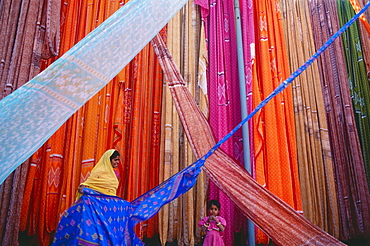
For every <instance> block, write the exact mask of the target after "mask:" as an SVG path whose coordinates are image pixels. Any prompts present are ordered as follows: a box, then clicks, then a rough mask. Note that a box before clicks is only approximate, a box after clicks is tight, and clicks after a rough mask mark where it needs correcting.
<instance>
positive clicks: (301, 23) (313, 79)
mask: <svg viewBox="0 0 370 246" xmlns="http://www.w3.org/2000/svg"><path fill="white" fill-rule="evenodd" d="M281 4H282V11H284V15H283V16H284V17H285V18H284V22H283V23H284V29H285V37H286V42H287V48H288V55H289V62H290V67H291V73H293V72H294V71H295V70H296V69H298V67H299V66H300V65H301V64H303V63H304V62H305V61H307V60H308V59H309V58H310V56H311V55H312V54H314V53H315V45H314V41H313V37H312V30H311V22H310V16H309V15H308V13H309V8H308V4H307V1H294V0H283V1H281ZM320 88H321V84H320V77H319V71H318V68H317V63H314V64H312V66H310V67H309V68H308V69H307V70H306V71H305V72H304V73H302V74H301V76H299V77H298V78H296V79H295V80H294V81H293V95H294V112H295V120H296V127H297V129H296V131H297V150H298V161H299V163H298V164H299V165H298V166H299V177H300V184H301V193H302V204H303V213H304V216H305V217H306V218H307V219H309V220H310V221H311V222H312V223H314V224H315V225H317V226H319V227H320V228H322V229H323V230H325V231H327V232H329V233H330V234H331V235H333V236H334V237H336V238H338V237H339V229H340V228H339V226H337V225H339V214H338V213H339V211H338V204H337V196H336V188H335V180H334V170H333V163H332V157H331V150H330V143H329V133H328V127H327V120H326V113H325V107H324V100H323V97H322V92H321V89H320Z"/></svg>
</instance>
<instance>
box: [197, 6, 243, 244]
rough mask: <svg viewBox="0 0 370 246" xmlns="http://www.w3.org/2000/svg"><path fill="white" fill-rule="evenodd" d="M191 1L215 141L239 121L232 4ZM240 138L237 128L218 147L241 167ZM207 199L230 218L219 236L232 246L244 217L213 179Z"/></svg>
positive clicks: (241, 146) (241, 227) (241, 150)
mask: <svg viewBox="0 0 370 246" xmlns="http://www.w3.org/2000/svg"><path fill="white" fill-rule="evenodd" d="M195 3H196V4H198V5H200V6H202V8H201V13H202V18H203V22H204V30H205V37H206V40H207V50H208V73H207V85H208V95H209V97H208V98H209V118H208V121H209V124H210V127H211V129H212V132H213V133H214V137H215V139H216V141H218V140H220V139H221V138H222V137H223V136H225V135H226V134H227V133H228V132H230V131H231V129H232V128H233V127H235V126H236V125H237V124H238V123H239V122H240V120H241V113H240V112H241V110H240V93H239V90H240V89H239V80H238V71H237V68H238V66H237V53H236V50H237V49H236V39H235V38H234V37H235V35H236V32H235V25H234V22H235V21H234V6H233V1H220V0H202V1H200V0H197V1H195ZM241 139H242V136H241V131H238V132H237V133H236V134H235V135H233V137H232V138H230V139H229V140H228V141H226V142H225V144H224V145H222V147H221V148H222V150H223V151H225V152H226V153H227V154H228V155H230V156H232V157H233V158H235V160H237V162H238V163H239V165H242V166H243V164H244V163H243V161H244V160H243V144H242V141H241ZM208 198H209V200H211V199H217V200H219V201H220V205H221V208H222V210H221V212H220V214H221V215H222V217H223V218H225V220H226V221H233V223H229V224H228V226H227V227H226V228H225V231H224V236H223V238H224V241H225V244H226V245H232V244H233V243H234V242H233V241H234V233H235V232H238V231H242V229H243V227H244V228H245V222H246V220H245V218H244V217H243V216H241V213H240V211H238V209H237V207H235V205H234V204H233V203H232V201H231V200H230V199H229V198H228V197H227V196H226V195H225V194H224V193H223V192H222V191H221V190H220V189H219V188H218V187H217V186H216V185H215V184H214V182H213V181H211V182H210V183H209V197H208Z"/></svg>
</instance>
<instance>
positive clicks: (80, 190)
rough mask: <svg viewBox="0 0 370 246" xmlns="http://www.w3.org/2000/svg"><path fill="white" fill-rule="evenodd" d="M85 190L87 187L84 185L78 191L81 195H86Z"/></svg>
mask: <svg viewBox="0 0 370 246" xmlns="http://www.w3.org/2000/svg"><path fill="white" fill-rule="evenodd" d="M84 189H85V186H84V185H80V186H79V187H78V189H77V190H78V192H79V193H81V194H83V193H84Z"/></svg>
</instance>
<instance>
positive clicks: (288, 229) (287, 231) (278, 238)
mask: <svg viewBox="0 0 370 246" xmlns="http://www.w3.org/2000/svg"><path fill="white" fill-rule="evenodd" d="M152 44H153V46H154V48H155V51H156V53H157V55H158V57H159V61H160V63H161V65H162V68H163V70H164V74H165V76H166V78H167V81H168V85H169V87H170V89H171V92H172V95H173V97H174V100H175V105H176V108H177V110H178V112H179V116H180V119H181V122H182V124H183V126H184V129H185V132H186V135H187V137H188V138H189V141H190V143H191V146H192V148H193V151H194V153H195V155H196V156H197V157H198V158H200V157H202V156H203V155H205V154H207V155H206V156H203V157H202V158H207V159H206V163H205V165H204V169H203V170H204V171H206V173H207V174H208V175H209V176H210V177H211V178H212V180H213V181H214V182H215V183H216V184H217V185H218V186H219V187H220V188H221V189H222V190H223V191H224V192H225V193H226V194H227V195H228V196H229V197H230V199H231V200H232V201H233V202H234V203H235V204H236V205H237V206H238V207H239V209H240V210H241V211H242V212H243V214H244V215H245V216H247V217H248V218H249V219H250V220H252V221H253V222H254V223H255V224H256V225H257V226H258V227H259V228H261V229H263V231H264V232H265V233H266V234H267V235H268V236H269V237H270V238H272V239H273V240H274V242H276V243H277V244H279V245H305V244H318V245H327V244H331V243H332V244H336V245H342V243H341V242H340V241H338V240H337V239H335V238H333V237H332V236H330V235H329V234H328V233H326V232H324V231H323V230H321V229H319V228H318V227H317V226H315V225H314V224H312V223H311V222H309V221H308V220H307V219H305V218H304V217H303V216H301V215H299V214H298V213H297V212H296V211H295V210H293V209H292V208H291V207H290V206H289V205H287V204H286V203H285V202H283V201H282V200H281V199H279V198H278V197H276V196H275V195H274V194H272V193H271V192H270V191H268V190H267V189H265V188H263V187H261V186H260V185H259V184H258V183H257V182H256V181H255V180H253V179H252V177H251V176H250V175H249V174H248V173H247V172H246V171H245V170H244V169H243V168H241V167H240V166H239V165H238V164H237V163H236V162H235V161H234V159H232V158H231V157H229V156H228V155H227V154H225V153H224V152H223V151H222V150H219V149H218V150H216V151H214V150H215V149H216V146H214V145H215V141H214V138H213V136H212V133H211V129H210V126H209V124H208V122H207V120H206V119H205V118H204V115H203V114H202V113H201V112H200V111H199V109H198V107H197V106H196V104H195V103H194V100H193V98H192V96H191V95H190V93H189V91H188V89H187V88H186V85H185V82H184V81H183V79H182V77H181V75H180V73H179V72H178V69H177V67H176V65H175V64H174V63H173V60H172V59H171V56H170V54H169V52H168V50H167V49H166V48H165V44H164V42H163V40H162V39H161V37H160V36H158V35H157V36H156V37H155V38H154V39H153V41H152ZM194 125H197V126H198V127H193V126H194ZM227 137H230V135H228V136H227ZM213 146H214V147H213ZM212 147H213V149H212V150H211V151H209V150H210V149H211V148H212ZM207 151H209V152H207Z"/></svg>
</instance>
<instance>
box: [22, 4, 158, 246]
mask: <svg viewBox="0 0 370 246" xmlns="http://www.w3.org/2000/svg"><path fill="white" fill-rule="evenodd" d="M125 2H128V1H118V0H116V1H114V0H113V1H112V0H111V1H108V0H105V1H98V0H89V1H79V0H67V2H66V4H63V5H62V9H61V16H62V21H61V46H60V55H63V54H64V53H65V52H66V51H67V50H69V49H70V48H71V47H72V46H73V45H74V44H76V43H77V42H78V41H80V40H81V39H82V38H83V37H85V35H86V34H88V33H89V32H90V31H92V30H93V29H94V28H95V27H97V26H98V25H99V24H100V23H102V22H103V21H104V20H105V19H106V18H107V17H109V16H110V15H111V14H112V13H114V12H115V11H116V10H117V9H118V8H119V7H120V6H121V5H123V4H124V3H125ZM53 60H54V59H52V60H49V61H47V62H45V61H42V63H43V64H44V66H45V67H46V66H47V65H49V64H50V63H51V62H52V61H53ZM161 97H162V72H161V69H160V67H159V64H158V63H157V62H156V58H155V55H154V53H153V50H152V48H151V46H147V47H146V48H145V49H144V50H143V52H142V53H141V54H139V55H138V56H137V57H136V58H135V59H134V60H133V61H132V62H131V63H130V64H129V65H128V66H127V67H126V68H125V69H124V70H123V71H122V72H121V73H120V74H119V75H118V76H117V77H116V78H114V79H113V80H112V81H111V83H109V84H108V85H107V86H105V87H104V88H103V89H102V90H101V91H100V92H98V93H97V94H96V95H95V96H94V97H93V98H92V99H91V100H90V101H89V102H87V103H86V104H85V105H84V106H83V107H82V108H81V109H80V110H79V111H77V112H76V113H75V114H74V115H73V116H72V117H71V118H70V119H69V120H68V121H67V122H66V123H65V124H64V125H63V126H62V127H61V128H60V129H59V130H58V131H57V132H56V133H55V134H54V135H53V136H52V137H51V138H50V139H49V140H48V142H47V143H46V144H45V145H44V146H43V147H42V148H41V149H40V150H39V151H38V155H37V156H35V158H38V169H36V168H35V167H32V166H31V168H30V172H29V174H28V177H27V184H26V187H27V188H26V192H25V196H26V197H25V198H26V199H28V202H26V203H25V204H24V205H23V208H22V218H21V227H22V230H27V231H28V234H29V235H35V237H37V238H38V243H39V244H40V245H47V244H48V243H49V239H50V234H51V233H52V232H53V231H54V230H55V226H56V223H57V222H58V221H59V215H60V214H61V213H62V212H63V211H65V210H66V209H67V208H68V207H69V206H71V205H72V203H73V202H74V201H75V194H76V189H77V187H78V185H79V184H80V183H81V182H83V181H85V179H86V178H87V177H88V176H89V174H90V171H91V169H92V168H93V167H94V165H95V163H96V162H97V161H98V158H100V157H101V156H102V155H103V153H104V152H105V151H106V150H107V149H109V148H116V149H117V150H118V151H119V152H120V153H121V157H122V162H123V163H122V167H121V168H120V172H119V175H120V177H119V179H120V186H119V189H118V192H117V195H119V196H121V197H124V198H126V199H129V200H130V199H131V200H132V199H133V198H136V197H138V196H139V195H141V194H142V193H144V192H146V191H147V190H149V189H150V188H152V187H154V186H156V185H158V165H159V159H160V158H159V142H160V141H159V136H160V117H159V116H160V111H161ZM122 102H124V104H123V107H124V109H123V110H122V105H121V104H122ZM149 177H150V178H149ZM124 187H126V188H128V189H124ZM31 197H32V202H29V201H30V199H31ZM40 216H43V218H41V219H40ZM144 225H148V226H144ZM157 225H158V222H157V217H156V216H155V217H154V218H152V219H151V220H149V221H147V222H145V223H142V226H141V227H142V228H140V227H138V230H141V229H142V230H141V232H144V233H142V236H145V235H147V236H149V237H151V236H153V234H154V233H156V232H157V231H158V228H157Z"/></svg>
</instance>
